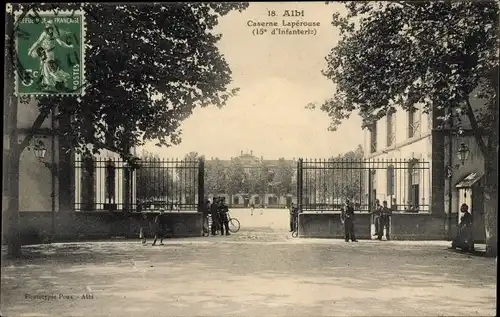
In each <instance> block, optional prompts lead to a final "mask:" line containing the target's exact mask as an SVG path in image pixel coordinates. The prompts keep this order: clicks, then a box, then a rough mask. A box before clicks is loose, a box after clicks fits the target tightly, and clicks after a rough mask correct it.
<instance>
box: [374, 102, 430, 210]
mask: <svg viewBox="0 0 500 317" xmlns="http://www.w3.org/2000/svg"><path fill="white" fill-rule="evenodd" d="M432 124H433V120H432V114H426V113H423V111H422V109H421V107H418V106H417V107H416V109H415V111H413V112H410V113H409V112H406V111H404V110H403V109H396V111H395V112H392V113H388V114H387V115H386V116H385V117H384V118H382V119H380V120H379V121H377V122H376V123H375V124H373V125H372V126H371V127H370V129H366V130H365V132H364V153H365V159H367V160H369V161H373V162H374V163H373V164H374V165H378V166H375V168H373V169H371V171H370V172H371V175H367V178H368V179H367V184H370V185H369V186H365V187H366V188H367V189H368V188H370V190H371V191H372V192H371V198H372V203H373V201H374V200H375V199H378V200H380V202H382V201H384V200H386V201H387V202H388V204H389V205H393V204H396V205H397V207H398V211H404V210H410V209H413V210H415V209H418V210H419V211H420V212H429V211H430V202H431V199H432V180H431V177H430V176H431V173H430V171H431V170H432V155H433V151H432ZM378 161H382V162H383V163H375V162H378ZM367 194H368V193H367Z"/></svg>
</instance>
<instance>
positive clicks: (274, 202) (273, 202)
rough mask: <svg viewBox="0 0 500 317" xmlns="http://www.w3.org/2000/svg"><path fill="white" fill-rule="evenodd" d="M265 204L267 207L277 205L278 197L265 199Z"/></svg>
mask: <svg viewBox="0 0 500 317" xmlns="http://www.w3.org/2000/svg"><path fill="white" fill-rule="evenodd" d="M267 204H268V205H277V204H278V197H276V196H269V197H267Z"/></svg>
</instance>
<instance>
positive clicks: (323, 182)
mask: <svg viewBox="0 0 500 317" xmlns="http://www.w3.org/2000/svg"><path fill="white" fill-rule="evenodd" d="M297 175H298V181H297V197H298V204H299V206H300V208H301V210H302V211H309V210H311V211H333V212H340V211H341V209H342V207H343V205H344V204H345V201H346V200H347V199H349V200H350V201H351V202H353V203H354V206H355V209H356V210H357V211H362V212H363V211H364V212H368V211H370V210H372V208H373V207H374V205H375V201H376V200H379V201H380V203H381V204H382V203H383V201H384V200H385V201H387V205H388V206H389V207H391V208H392V209H393V211H394V212H429V200H430V193H431V190H430V163H429V162H425V161H421V160H416V159H411V160H403V159H401V160H391V159H376V160H369V159H368V160H343V159H329V160H326V159H324V160H318V159H313V160H304V159H300V160H299V161H298V163H297Z"/></svg>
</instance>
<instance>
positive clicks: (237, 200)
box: [233, 196, 240, 205]
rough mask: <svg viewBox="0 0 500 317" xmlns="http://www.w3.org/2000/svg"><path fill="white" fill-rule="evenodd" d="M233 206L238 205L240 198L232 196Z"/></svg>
mask: <svg viewBox="0 0 500 317" xmlns="http://www.w3.org/2000/svg"><path fill="white" fill-rule="evenodd" d="M233 204H235V205H239V204H240V197H238V196H234V198H233Z"/></svg>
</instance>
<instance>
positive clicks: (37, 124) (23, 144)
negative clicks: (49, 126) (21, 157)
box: [16, 111, 50, 153]
mask: <svg viewBox="0 0 500 317" xmlns="http://www.w3.org/2000/svg"><path fill="white" fill-rule="evenodd" d="M49 114H50V111H41V112H40V113H39V114H38V117H37V118H36V119H35V121H34V122H33V124H32V125H31V129H30V132H29V133H28V134H27V135H26V137H25V138H24V140H23V141H22V142H21V143H19V145H18V146H17V148H16V150H17V153H21V152H22V151H23V150H24V149H25V148H26V147H27V146H28V145H29V144H30V142H31V140H32V139H33V137H34V136H35V133H36V131H37V130H38V129H40V127H41V126H42V124H43V122H44V121H45V119H47V117H48V116H49ZM16 129H17V127H16Z"/></svg>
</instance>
